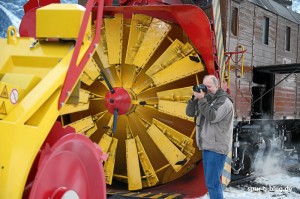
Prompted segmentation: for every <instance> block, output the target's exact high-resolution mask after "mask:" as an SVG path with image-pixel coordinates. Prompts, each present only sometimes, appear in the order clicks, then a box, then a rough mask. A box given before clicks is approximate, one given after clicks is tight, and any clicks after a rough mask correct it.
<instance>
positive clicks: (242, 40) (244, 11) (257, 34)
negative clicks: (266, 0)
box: [222, 0, 300, 120]
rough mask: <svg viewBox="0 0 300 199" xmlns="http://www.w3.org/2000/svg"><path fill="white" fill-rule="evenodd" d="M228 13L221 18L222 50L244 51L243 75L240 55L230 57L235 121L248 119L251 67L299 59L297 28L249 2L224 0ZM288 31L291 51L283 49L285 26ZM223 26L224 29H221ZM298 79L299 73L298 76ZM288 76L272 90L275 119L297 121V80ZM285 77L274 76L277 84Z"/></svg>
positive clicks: (299, 48) (299, 91)
mask: <svg viewBox="0 0 300 199" xmlns="http://www.w3.org/2000/svg"><path fill="white" fill-rule="evenodd" d="M224 2H227V6H226V8H228V9H227V11H225V13H223V11H222V15H224V16H226V19H224V18H223V17H222V20H223V24H226V26H225V28H224V29H223V33H224V35H225V36H224V38H225V39H224V40H225V41H224V43H225V51H227V52H228V51H236V47H237V46H239V45H242V46H244V48H245V49H246V50H247V51H246V53H245V62H244V64H245V68H244V71H245V73H244V76H241V68H240V63H241V62H239V63H238V64H236V63H235V62H238V61H239V60H240V56H233V57H232V60H231V70H230V77H231V80H230V91H231V96H232V97H233V99H234V106H235V117H236V119H237V120H240V119H242V118H244V119H249V118H250V110H251V87H252V85H253V82H252V67H257V66H264V65H276V64H283V63H289V62H290V63H297V62H299V60H300V55H299V53H298V52H300V45H299V44H298V40H299V41H300V34H299V25H298V24H296V23H294V22H291V21H289V20H287V19H285V18H283V17H281V16H278V15H276V14H274V13H272V12H270V11H268V10H266V9H264V8H261V7H259V6H257V5H255V4H253V3H250V2H249V1H247V0H246V1H243V2H241V3H238V2H236V1H233V0H226V1H224ZM233 7H236V8H238V19H239V21H238V34H237V36H234V35H233V34H232V33H231V16H232V15H231V13H232V9H233ZM264 16H265V17H268V18H269V44H268V45H265V44H264V43H263V39H262V37H263V24H262V23H263V17H264ZM287 26H288V27H290V28H291V40H290V51H286V50H285V32H286V27H287ZM223 27H224V26H223ZM298 76H300V74H299V75H298ZM298 76H296V75H291V76H290V77H289V78H287V79H286V80H285V81H283V82H282V83H280V84H279V85H278V86H277V87H276V88H275V102H274V103H275V107H274V118H275V119H277V118H282V117H283V116H285V117H287V118H299V115H300V102H299V98H300V95H299V93H300V89H298V87H299V86H300V83H299V81H300V78H299V77H298ZM284 77H285V75H276V83H277V82H279V81H280V80H281V79H282V78H284Z"/></svg>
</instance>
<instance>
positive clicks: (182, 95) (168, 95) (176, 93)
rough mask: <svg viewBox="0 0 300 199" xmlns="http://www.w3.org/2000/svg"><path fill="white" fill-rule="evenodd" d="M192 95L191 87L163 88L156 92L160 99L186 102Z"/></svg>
mask: <svg viewBox="0 0 300 199" xmlns="http://www.w3.org/2000/svg"><path fill="white" fill-rule="evenodd" d="M192 95H193V88H192V87H191V86H190V87H184V88H178V89H172V90H165V91H162V92H158V93H157V97H158V99H160V100H169V101H178V102H187V101H188V100H189V99H191V97H192Z"/></svg>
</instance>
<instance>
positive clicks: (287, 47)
mask: <svg viewBox="0 0 300 199" xmlns="http://www.w3.org/2000/svg"><path fill="white" fill-rule="evenodd" d="M290 48H291V27H288V26H286V29H285V50H286V51H290V50H291V49H290Z"/></svg>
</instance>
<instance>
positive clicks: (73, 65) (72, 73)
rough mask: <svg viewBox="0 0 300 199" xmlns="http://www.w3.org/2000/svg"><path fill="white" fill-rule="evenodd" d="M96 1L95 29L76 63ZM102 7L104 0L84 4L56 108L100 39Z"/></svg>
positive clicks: (61, 102)
mask: <svg viewBox="0 0 300 199" xmlns="http://www.w3.org/2000/svg"><path fill="white" fill-rule="evenodd" d="M96 2H97V3H98V9H97V17H96V29H95V36H94V38H93V40H92V42H91V44H90V46H89V48H88V50H87V51H86V53H85V54H84V56H83V58H82V60H81V61H80V63H79V64H78V65H77V60H78V55H79V52H80V48H81V45H82V42H83V38H84V34H85V31H86V27H87V24H88V22H89V17H90V13H91V11H92V8H93V6H94V5H95V3H96ZM103 7H104V1H101V0H90V1H88V3H87V4H86V11H85V13H84V16H83V20H82V24H81V28H80V31H79V35H78V39H77V42H76V44H75V49H74V52H73V56H72V59H71V62H70V67H69V69H68V72H67V76H66V79H65V82H64V84H63V87H62V91H61V93H60V98H59V101H58V102H59V104H58V109H60V108H61V107H62V104H63V103H65V101H66V100H67V98H68V97H69V96H68V95H69V93H70V92H71V91H72V90H73V88H74V86H75V85H76V82H77V81H78V79H79V77H80V75H81V73H82V71H83V69H84V67H85V65H86V63H87V62H88V60H89V59H90V54H91V53H93V52H94V50H95V48H96V46H97V44H98V42H99V40H100V31H101V25H102V16H103Z"/></svg>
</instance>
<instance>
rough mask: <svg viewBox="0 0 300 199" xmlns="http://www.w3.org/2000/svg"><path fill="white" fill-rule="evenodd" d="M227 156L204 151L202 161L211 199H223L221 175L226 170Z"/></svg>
mask: <svg viewBox="0 0 300 199" xmlns="http://www.w3.org/2000/svg"><path fill="white" fill-rule="evenodd" d="M225 160H226V155H224V154H220V153H216V152H213V151H208V150H203V151H202V161H203V168H204V177H205V182H206V187H207V189H208V193H209V198H210V199H223V189H222V182H221V175H222V171H223V169H224V164H225Z"/></svg>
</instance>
